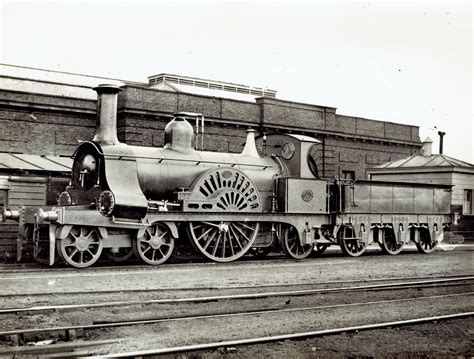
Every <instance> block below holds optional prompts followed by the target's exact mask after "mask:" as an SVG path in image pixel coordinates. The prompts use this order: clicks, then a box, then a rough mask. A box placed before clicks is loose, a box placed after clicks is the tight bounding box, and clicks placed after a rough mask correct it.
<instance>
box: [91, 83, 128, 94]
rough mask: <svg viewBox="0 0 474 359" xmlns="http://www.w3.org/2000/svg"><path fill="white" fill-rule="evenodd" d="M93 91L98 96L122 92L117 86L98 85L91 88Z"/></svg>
mask: <svg viewBox="0 0 474 359" xmlns="http://www.w3.org/2000/svg"><path fill="white" fill-rule="evenodd" d="M92 89H93V90H94V91H96V92H97V93H98V94H103V93H105V94H116V93H119V92H120V91H122V89H121V88H120V87H119V86H117V85H112V84H100V85H98V86H96V87H93V88H92Z"/></svg>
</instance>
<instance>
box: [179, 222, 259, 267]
mask: <svg viewBox="0 0 474 359" xmlns="http://www.w3.org/2000/svg"><path fill="white" fill-rule="evenodd" d="M188 229H189V234H190V236H191V238H192V240H193V242H194V244H195V246H196V248H197V249H198V250H199V251H200V252H201V253H202V254H204V255H205V256H206V257H207V258H210V259H212V260H213V261H216V262H231V261H233V260H236V259H238V258H240V257H242V256H243V255H244V254H245V253H247V251H248V250H249V249H250V247H251V246H252V244H253V242H254V241H255V238H256V236H257V233H258V229H259V224H258V223H254V222H189V223H188Z"/></svg>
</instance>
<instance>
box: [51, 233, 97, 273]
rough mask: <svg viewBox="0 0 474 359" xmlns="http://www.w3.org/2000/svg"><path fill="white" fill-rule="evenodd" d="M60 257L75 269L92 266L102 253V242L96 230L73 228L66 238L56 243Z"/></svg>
mask: <svg viewBox="0 0 474 359" xmlns="http://www.w3.org/2000/svg"><path fill="white" fill-rule="evenodd" d="M58 252H59V254H60V257H61V258H62V259H63V260H64V261H65V262H66V263H67V264H69V265H71V266H73V267H76V268H86V267H89V266H91V265H93V264H94V263H95V262H97V260H98V259H99V257H100V254H101V253H102V241H101V240H100V237H99V234H98V232H97V230H96V229H94V228H90V227H83V226H74V227H72V228H71V230H70V231H69V233H68V235H67V237H66V238H63V239H60V240H59V241H58Z"/></svg>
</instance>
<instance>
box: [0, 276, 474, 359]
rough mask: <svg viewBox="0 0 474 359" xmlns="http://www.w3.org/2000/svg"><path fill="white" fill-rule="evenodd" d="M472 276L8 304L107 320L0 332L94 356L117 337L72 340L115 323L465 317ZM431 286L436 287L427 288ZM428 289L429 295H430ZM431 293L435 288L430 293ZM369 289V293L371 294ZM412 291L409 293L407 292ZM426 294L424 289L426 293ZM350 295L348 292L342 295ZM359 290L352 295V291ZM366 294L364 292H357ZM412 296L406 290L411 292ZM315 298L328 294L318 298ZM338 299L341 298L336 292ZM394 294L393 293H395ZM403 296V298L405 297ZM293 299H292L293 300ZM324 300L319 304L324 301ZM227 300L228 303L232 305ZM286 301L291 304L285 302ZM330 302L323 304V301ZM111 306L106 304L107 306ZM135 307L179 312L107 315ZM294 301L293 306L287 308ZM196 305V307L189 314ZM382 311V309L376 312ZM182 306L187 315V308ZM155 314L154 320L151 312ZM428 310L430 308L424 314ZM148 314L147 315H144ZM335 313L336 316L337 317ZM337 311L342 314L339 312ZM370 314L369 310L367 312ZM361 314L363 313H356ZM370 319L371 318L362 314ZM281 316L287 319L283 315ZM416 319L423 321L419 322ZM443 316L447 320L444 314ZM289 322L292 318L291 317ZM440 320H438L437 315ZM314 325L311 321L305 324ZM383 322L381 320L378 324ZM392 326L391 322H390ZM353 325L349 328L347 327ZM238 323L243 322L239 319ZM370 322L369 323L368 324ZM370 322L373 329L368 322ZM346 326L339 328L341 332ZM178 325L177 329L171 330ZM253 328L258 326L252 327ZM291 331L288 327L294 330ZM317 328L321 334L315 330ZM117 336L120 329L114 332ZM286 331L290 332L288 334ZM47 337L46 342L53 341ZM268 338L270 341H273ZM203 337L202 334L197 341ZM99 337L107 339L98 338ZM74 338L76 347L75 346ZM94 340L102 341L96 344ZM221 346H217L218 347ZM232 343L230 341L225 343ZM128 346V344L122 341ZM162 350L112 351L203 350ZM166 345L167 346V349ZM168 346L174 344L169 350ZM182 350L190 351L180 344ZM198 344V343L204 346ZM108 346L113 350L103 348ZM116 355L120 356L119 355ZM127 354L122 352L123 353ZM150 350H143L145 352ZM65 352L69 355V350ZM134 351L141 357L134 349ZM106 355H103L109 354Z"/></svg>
mask: <svg viewBox="0 0 474 359" xmlns="http://www.w3.org/2000/svg"><path fill="white" fill-rule="evenodd" d="M473 279H474V278H473V277H470V276H466V277H461V278H444V279H437V280H430V281H426V280H425V281H416V282H414V281H410V282H406V283H402V282H399V283H383V284H373V285H363V286H352V287H348V286H345V287H339V288H321V289H315V290H294V291H280V292H263V293H246V294H237V295H231V296H213V297H193V298H176V299H165V300H157V301H149V302H148V303H137V302H133V301H122V302H115V303H82V304H75V305H72V306H49V307H48V306H42V307H41V306H40V307H36V308H35V307H32V308H10V309H7V310H4V311H2V312H0V313H1V314H2V316H1V317H0V320H1V318H2V317H5V316H8V315H13V314H14V313H16V314H18V313H20V314H22V315H28V314H30V315H35V314H37V313H39V312H45V311H52V312H53V313H56V314H57V313H58V312H59V313H63V315H68V314H70V313H71V311H78V312H80V311H81V310H84V309H88V310H89V309H91V308H97V306H96V305H99V307H100V308H99V309H102V310H104V311H105V314H106V315H105V318H107V317H108V318H109V319H108V320H107V319H100V318H99V317H97V316H95V315H94V316H93V317H94V318H96V319H95V322H94V323H87V324H80V325H60V326H43V327H29V328H25V327H23V329H12V330H4V331H2V332H0V336H1V337H3V338H4V339H10V340H12V341H13V342H15V343H22V342H23V343H26V342H28V341H29V340H33V341H34V338H40V341H44V340H53V341H56V340H64V339H72V340H73V341H74V342H73V343H65V344H64V345H66V347H67V348H69V349H65V350H66V351H67V350H72V349H77V348H85V347H86V346H87V347H88V349H87V351H86V352H84V353H82V354H84V355H85V354H87V355H90V354H100V353H101V351H100V347H103V346H104V343H107V345H112V347H111V348H115V347H113V345H114V344H116V342H117V341H118V342H120V343H122V342H121V340H115V341H114V340H112V339H111V338H110V337H107V336H106V337H105V338H102V337H101V336H100V335H99V337H100V338H101V339H100V340H98V341H95V342H96V344H94V343H93V342H94V341H93V342H89V341H84V342H78V341H77V338H78V337H79V336H81V335H82V336H84V335H85V336H87V333H95V334H93V337H95V336H97V335H98V334H97V333H99V334H100V333H102V332H103V331H104V330H112V331H114V330H117V331H118V333H122V330H123V329H122V330H121V329H119V328H135V327H140V328H144V327H151V328H155V329H149V330H148V329H146V330H145V329H143V330H144V331H145V332H149V331H150V332H152V333H153V332H155V331H160V329H158V328H160V327H161V328H163V326H165V327H169V326H173V325H177V327H178V328H179V327H181V328H183V325H184V327H188V326H189V327H191V328H192V327H193V326H198V327H199V326H202V325H204V324H203V323H206V322H207V323H209V322H213V323H214V322H215V323H221V324H219V325H223V326H224V327H225V326H226V325H228V324H226V323H230V322H237V323H242V322H243V323H248V322H249V319H250V320H251V321H253V320H255V318H262V317H264V318H266V319H265V320H264V321H263V322H267V323H269V322H270V323H273V322H282V321H283V322H285V320H288V318H294V317H298V316H299V317H302V318H306V317H311V316H315V318H319V319H317V320H319V321H320V322H321V320H322V319H324V318H325V316H326V315H327V316H332V317H334V318H337V317H339V316H341V315H342V316H344V313H346V314H347V313H352V312H357V313H365V312H367V313H368V314H370V313H373V310H372V309H371V308H382V310H383V308H394V307H399V308H404V307H416V308H418V307H420V308H423V307H424V305H426V304H427V303H431V304H432V305H434V304H437V305H435V306H439V307H440V308H443V307H446V308H449V307H451V308H452V309H450V310H449V311H448V312H446V310H444V312H443V311H441V312H438V314H439V315H436V316H435V317H440V316H445V315H449V316H452V318H465V317H470V316H472V314H473V313H472V312H471V311H470V310H469V307H470V306H469V305H468V304H463V305H460V303H469V304H470V303H472V297H473V295H474V292H473V291H472V284H473ZM433 286H436V287H433ZM453 289H457V290H458V293H452V291H453ZM430 291H431V292H430ZM433 291H434V292H433ZM439 291H444V292H445V293H442V294H433V293H438V292H439ZM369 292H370V293H369ZM411 292H415V293H416V294H413V293H411ZM425 292H426V293H425ZM348 293H351V294H350V295H349V296H347V294H348ZM356 293H357V295H356ZM364 293H365V294H367V296H366V297H364V296H363V294H364ZM410 293H411V294H410ZM321 296H329V297H326V298H325V299H324V300H322V299H321V298H322V297H321ZM338 296H339V297H338ZM340 296H344V298H345V301H344V302H342V303H335V304H332V303H331V301H335V302H337V301H340V298H341V297H340ZM374 296H379V297H380V299H379V300H366V298H369V297H370V298H372V297H374ZM394 296H395V298H393V297H394ZM407 296H409V297H407ZM356 297H357V298H360V299H361V300H359V301H356V300H354V299H355V298H356ZM301 298H310V299H311V300H312V301H313V302H315V303H316V304H317V305H305V304H306V303H307V302H305V301H304V300H303V301H302V302H301V303H299V302H297V299H298V300H301ZM295 301H296V303H294V302H295ZM220 302H222V303H223V304H224V305H225V309H226V310H225V311H224V312H222V310H221V312H218V313H214V309H215V307H216V306H217V305H218V304H219V303H220ZM323 302H324V303H323ZM230 303H234V304H233V305H230ZM243 303H251V304H252V305H250V306H249V305H248V304H243ZM290 303H291V304H290ZM327 303H329V304H327ZM439 303H446V305H444V304H443V305H441V306H440V305H439ZM109 305H110V306H109ZM134 305H140V306H141V307H143V306H145V307H146V306H150V305H158V308H162V307H163V306H170V305H171V306H172V307H173V306H174V307H177V306H179V308H180V309H179V312H180V314H177V313H176V311H175V312H173V311H172V310H171V311H170V312H169V313H170V314H166V313H167V312H166V311H167V310H169V307H167V308H163V312H159V311H158V310H157V311H152V312H153V313H155V317H154V318H142V319H137V320H120V319H117V320H110V316H111V315H115V317H117V318H118V317H120V316H119V315H117V313H115V314H111V311H113V310H112V307H117V306H118V307H121V308H122V309H126V310H124V311H125V312H130V309H129V308H128V307H127V306H134ZM183 305H188V306H189V308H187V309H186V308H183V307H182V306H183ZM293 305H294V306H293ZM196 306H203V307H202V308H201V307H200V308H197V310H196ZM193 310H194V311H193ZM379 310H381V309H379ZM186 311H187V312H186ZM157 312H158V313H160V315H159V316H158V317H157V315H156V313H157ZM430 312H431V311H430ZM147 313H148V312H147ZM337 313H339V314H337ZM341 313H343V314H341ZM417 314H418V316H417V317H416V318H413V317H410V318H398V317H397V318H395V319H397V320H394V321H386V322H381V321H378V322H377V323H371V322H369V323H367V321H366V320H365V322H362V323H361V322H360V318H359V320H356V321H355V323H353V322H352V321H349V322H347V323H345V324H349V325H343V326H337V325H336V324H337V320H336V322H335V323H334V325H333V326H334V327H330V328H327V327H326V328H324V327H323V328H321V323H320V325H319V326H316V328H314V330H305V331H295V333H294V334H282V333H274V335H256V336H253V337H251V338H239V339H237V340H225V338H223V339H222V340H220V341H218V342H211V341H209V340H208V342H205V343H203V342H202V340H201V341H200V342H199V344H198V345H204V346H205V345H207V346H208V347H206V348H212V347H215V346H226V345H238V344H239V343H240V344H245V343H246V342H245V341H249V342H248V343H252V341H256V342H259V341H262V342H263V341H272V340H284V339H291V338H298V337H304V336H305V335H307V336H314V335H323V333H327V334H330V333H331V331H335V332H337V331H338V330H340V331H349V330H350V329H347V328H360V329H353V330H363V329H364V328H366V329H370V328H372V329H373V328H378V327H377V325H379V326H383V325H386V326H390V325H392V326H394V325H396V324H393V323H395V322H400V324H399V325H402V324H401V323H402V322H404V321H406V322H407V323H409V321H410V320H414V319H416V320H429V319H426V318H430V317H433V316H427V315H426V314H427V311H426V310H421V312H420V313H418V311H417ZM371 315H372V314H371ZM362 317H364V316H362ZM367 317H370V315H367ZM282 318H287V319H282ZM420 318H421V319H420ZM446 318H448V317H446ZM290 320H291V319H290ZM439 320H441V319H439ZM311 323H312V322H311ZM384 323H385V324H384ZM389 323H392V324H389ZM353 324H355V325H353ZM239 325H241V324H239ZM374 325H375V326H374ZM371 326H372V327H371ZM344 328H345V330H344ZM161 330H162V329H161ZM176 330H178V329H176ZM257 332H258V330H257ZM292 332H293V331H292ZM318 333H319V334H318ZM117 336H118V337H119V338H120V334H118V335H117ZM287 336H289V337H287ZM51 338H52V339H51ZM272 338H273V339H272ZM201 339H202V338H201ZM104 341H105V342H104ZM124 341H125V342H127V340H126V339H124ZM74 343H75V344H74ZM99 343H100V345H99ZM219 343H221V344H219ZM222 343H229V344H222ZM231 343H234V344H231ZM53 345H56V347H51V346H44V348H40V349H39V348H37V347H36V348H32V349H28V348H25V347H22V346H18V347H14V348H11V349H10V351H8V350H9V349H3V350H0V355H2V353H3V354H12V355H13V354H15V355H18V354H20V355H21V353H23V354H25V355H26V353H32V352H34V353H36V352H38V351H39V352H42V353H43V354H44V353H48V350H52V351H54V350H55V348H56V349H58V348H62V345H61V344H53ZM127 345H130V343H129V344H127ZM167 348H168V349H163V347H161V348H160V349H149V351H137V352H131V353H132V354H130V353H126V350H125V351H124V349H123V347H122V349H115V350H114V351H112V352H117V353H119V354H117V355H118V356H122V355H125V356H129V355H132V356H134V355H135V353H140V352H143V353H145V354H143V355H151V354H160V353H167V352H166V351H163V350H171V351H169V353H172V352H173V351H172V350H176V351H179V350H181V351H185V350H196V349H199V348H201V347H199V346H195V345H188V346H183V345H174V346H169V345H168V346H167ZM170 348H171V349H170ZM172 348H174V349H172ZM184 348H188V349H184ZM203 348H204V347H203ZM108 350H112V349H108ZM120 353H122V354H120ZM123 353H125V354H123ZM146 353H148V354H146ZM62 354H64V356H66V355H68V354H67V352H63V353H62ZM70 354H71V353H70ZM74 355H78V353H77V352H74ZM137 355H139V354H137ZM107 356H109V355H108V354H107Z"/></svg>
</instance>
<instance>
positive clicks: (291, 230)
mask: <svg viewBox="0 0 474 359" xmlns="http://www.w3.org/2000/svg"><path fill="white" fill-rule="evenodd" d="M281 246H282V248H283V251H284V252H285V253H286V255H287V256H288V257H291V258H294V259H305V258H306V257H308V256H309V255H310V254H311V252H312V251H313V245H312V244H308V245H305V246H302V245H301V244H300V236H299V234H298V231H297V230H296V228H295V227H293V226H286V227H285V228H284V229H283V233H282V235H281Z"/></svg>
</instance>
